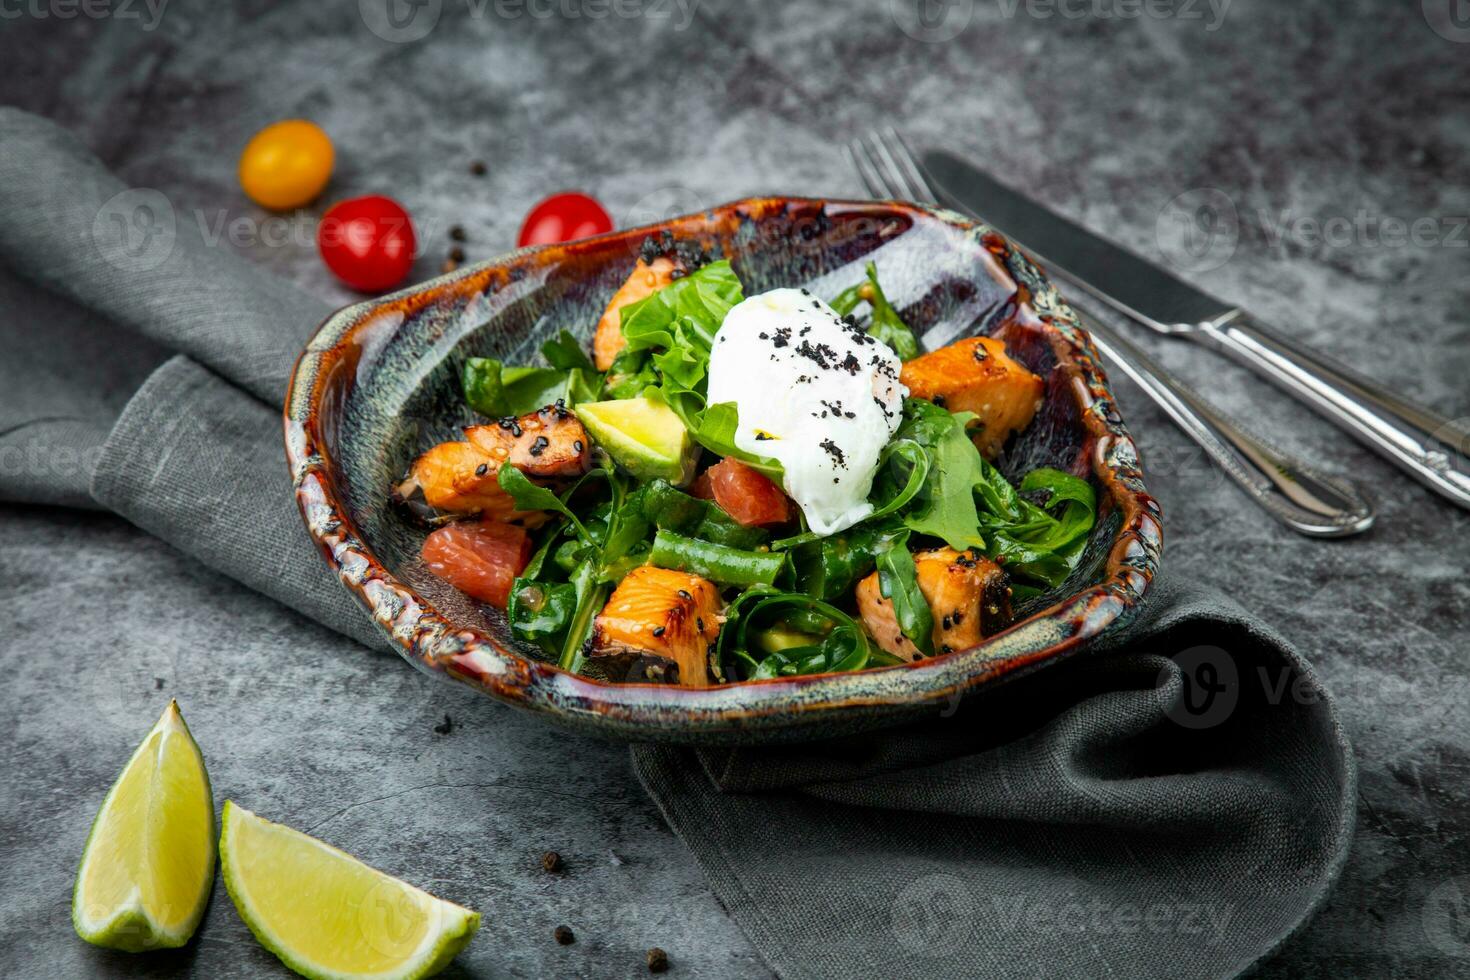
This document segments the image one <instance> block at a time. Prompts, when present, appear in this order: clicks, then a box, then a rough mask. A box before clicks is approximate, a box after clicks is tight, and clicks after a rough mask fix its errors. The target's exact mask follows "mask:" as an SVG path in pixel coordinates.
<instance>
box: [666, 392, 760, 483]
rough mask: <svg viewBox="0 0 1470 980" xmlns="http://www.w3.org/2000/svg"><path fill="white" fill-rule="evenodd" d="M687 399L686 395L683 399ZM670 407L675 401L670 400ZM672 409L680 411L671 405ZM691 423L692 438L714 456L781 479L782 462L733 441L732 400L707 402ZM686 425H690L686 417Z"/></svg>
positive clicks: (734, 413) (734, 414) (735, 414)
mask: <svg viewBox="0 0 1470 980" xmlns="http://www.w3.org/2000/svg"><path fill="white" fill-rule="evenodd" d="M685 401H686V403H687V399H685ZM670 406H671V407H673V406H674V403H673V402H670ZM674 411H676V412H677V411H679V409H678V408H677V407H674ZM692 421H693V422H694V424H693V425H692V426H690V427H689V433H690V435H692V436H694V441H695V442H697V443H699V444H700V445H701V446H703V447H704V448H705V449H708V450H709V451H710V452H712V453H714V454H715V455H716V456H733V457H735V458H736V459H738V460H740V461H741V462H742V463H744V464H745V465H747V466H749V467H750V468H751V469H754V470H759V471H760V472H761V473H763V474H765V475H766V476H768V477H770V478H771V479H772V480H774V481H775V482H776V483H778V484H779V483H780V482H781V477H782V475H783V474H784V472H785V471H784V470H783V469H782V468H781V464H780V463H778V462H776V461H775V460H774V459H769V458H767V457H765V456H757V455H755V454H754V453H748V452H746V451H745V450H743V449H741V448H740V447H738V446H736V445H735V430H736V428H737V427H738V425H739V422H740V417H739V413H738V412H737V411H736V410H735V403H734V402H720V403H719V404H718V405H710V406H708V407H706V408H705V409H704V410H703V411H702V412H699V413H697V414H696V415H695V417H694V418H693V420H692ZM685 425H689V422H688V421H686V422H685Z"/></svg>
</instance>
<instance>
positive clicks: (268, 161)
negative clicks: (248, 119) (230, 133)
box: [240, 119, 335, 211]
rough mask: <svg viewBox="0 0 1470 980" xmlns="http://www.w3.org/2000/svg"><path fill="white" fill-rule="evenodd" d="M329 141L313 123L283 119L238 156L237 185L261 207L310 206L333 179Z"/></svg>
mask: <svg viewBox="0 0 1470 980" xmlns="http://www.w3.org/2000/svg"><path fill="white" fill-rule="evenodd" d="M334 156H335V154H334V153H333V150H332V141H331V140H329V139H327V134H326V133H324V132H322V128H321V127H320V126H318V125H317V124H316V123H313V122H307V121H306V120H305V119H286V120H283V121H281V122H278V123H272V124H271V125H269V126H267V127H265V129H262V130H261V131H260V132H258V133H256V134H255V135H254V136H252V137H251V138H250V142H249V143H246V144H245V152H244V153H241V154H240V186H241V187H243V188H244V189H245V193H246V194H248V195H250V199H251V200H252V201H254V202H255V203H256V204H259V205H260V206H261V207H263V208H270V209H271V210H272V211H285V210H287V209H289V208H299V207H301V206H302V205H304V204H310V203H311V202H312V201H313V200H314V199H315V198H316V196H317V195H318V194H320V193H321V192H322V188H324V187H326V186H327V181H328V180H329V179H330V178H331V176H332V161H333V159H334Z"/></svg>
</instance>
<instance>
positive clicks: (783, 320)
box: [709, 289, 908, 535]
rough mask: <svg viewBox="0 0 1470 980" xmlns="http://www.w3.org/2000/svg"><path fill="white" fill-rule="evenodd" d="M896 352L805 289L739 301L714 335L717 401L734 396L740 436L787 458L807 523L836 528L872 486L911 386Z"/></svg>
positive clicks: (860, 509)
mask: <svg viewBox="0 0 1470 980" xmlns="http://www.w3.org/2000/svg"><path fill="white" fill-rule="evenodd" d="M900 366H901V365H900V362H899V359H898V355H897V354H895V353H894V352H893V350H892V349H891V348H890V347H888V346H887V345H885V344H882V343H880V342H878V341H877V340H875V339H874V338H872V337H869V336H868V335H867V334H865V333H863V332H862V330H860V329H859V328H857V327H856V326H854V325H852V324H851V323H850V322H847V321H844V320H843V319H842V317H840V316H838V315H837V313H836V311H834V310H833V309H832V307H830V306H828V305H827V304H826V303H824V302H822V301H821V300H820V299H817V298H816V297H815V296H813V295H812V294H811V293H809V292H807V291H806V290H804V289H773V290H771V291H770V292H767V293H761V294H760V295H758V296H752V297H750V298H749V299H746V300H744V301H743V302H741V303H739V304H737V305H736V306H735V307H734V308H732V309H731V310H730V312H729V313H727V314H726V315H725V321H724V323H723V324H721V325H720V329H719V332H718V333H717V334H716V335H715V342H714V350H713V353H712V354H711V356H710V363H709V403H710V404H712V405H713V404H718V403H720V402H734V403H735V407H736V410H737V412H738V414H739V427H738V428H737V429H736V433H735V445H736V446H737V447H739V448H740V449H741V450H743V451H745V452H748V453H754V454H756V455H760V456H765V457H768V458H770V459H774V460H777V461H778V462H780V464H781V466H782V468H783V470H784V471H785V475H784V477H783V479H782V487H783V488H784V489H785V491H786V493H787V494H788V495H789V496H790V497H791V499H792V500H794V501H796V504H797V506H799V507H800V508H801V512H802V514H804V515H805V517H806V522H807V526H808V527H809V528H811V529H812V530H813V531H815V532H817V533H818V534H822V535H829V534H836V533H837V532H838V531H841V530H844V529H845V528H849V527H851V526H852V525H854V524H856V523H857V522H858V521H860V520H862V519H863V518H864V517H867V516H868V515H869V514H870V513H872V511H873V507H872V505H871V504H870V503H868V494H869V493H870V492H871V490H872V487H873V475H874V472H875V471H876V469H877V466H878V457H879V456H880V454H881V453H882V452H883V447H884V446H886V445H887V444H888V441H889V439H891V438H892V437H893V433H894V431H895V430H897V428H898V424H899V422H900V420H901V417H902V412H903V399H904V396H905V395H907V394H908V389H907V388H905V387H904V386H903V385H902V384H901V383H900V382H899V380H898V373H899V368H900Z"/></svg>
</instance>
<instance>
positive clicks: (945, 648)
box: [939, 643, 954, 653]
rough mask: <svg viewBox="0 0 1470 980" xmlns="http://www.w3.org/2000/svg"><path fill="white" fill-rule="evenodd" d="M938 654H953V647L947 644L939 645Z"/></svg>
mask: <svg viewBox="0 0 1470 980" xmlns="http://www.w3.org/2000/svg"><path fill="white" fill-rule="evenodd" d="M939 652H940V653H954V647H952V646H950V645H949V644H948V643H941V644H940V645H939Z"/></svg>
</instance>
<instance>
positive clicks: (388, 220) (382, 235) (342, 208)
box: [316, 194, 417, 292]
mask: <svg viewBox="0 0 1470 980" xmlns="http://www.w3.org/2000/svg"><path fill="white" fill-rule="evenodd" d="M316 247H317V250H318V251H320V252H321V253H322V261H324V262H326V263H327V268H328V269H331V270H332V272H333V273H334V274H335V275H336V276H337V278H338V279H341V280H342V281H343V282H345V283H346V284H347V285H349V286H351V287H352V288H353V289H360V290H362V291H364V292H378V291H380V290H384V289H392V288H393V287H394V286H396V285H398V284H399V283H401V282H403V280H405V279H407V278H408V271H409V269H410V268H412V267H413V253H414V250H415V248H416V247H417V242H416V240H415V238H414V234H413V221H412V220H411V219H410V218H409V216H408V212H407V211H405V210H403V207H402V206H401V205H400V204H399V203H398V202H397V201H395V200H393V199H392V198H391V197H383V196H382V195H380V194H369V195H368V196H367V197H354V198H351V199H350V200H346V201H338V202H337V203H336V204H334V205H332V206H331V207H330V208H328V209H327V213H326V214H324V215H322V221H321V224H320V225H318V226H317V229H316Z"/></svg>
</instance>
